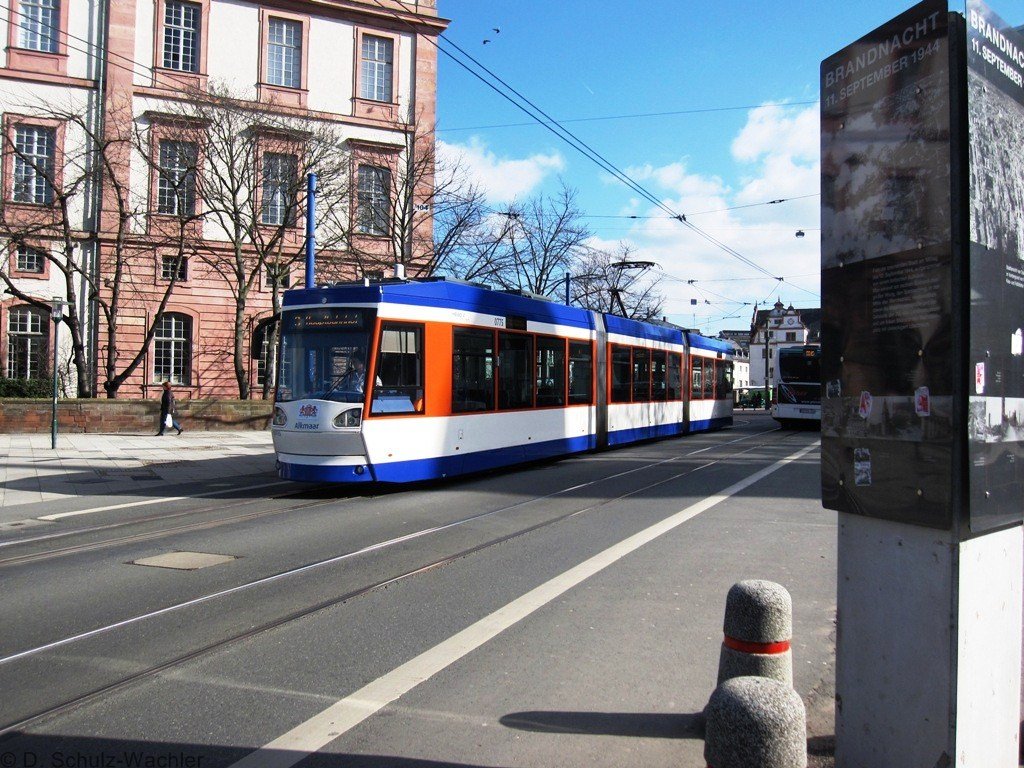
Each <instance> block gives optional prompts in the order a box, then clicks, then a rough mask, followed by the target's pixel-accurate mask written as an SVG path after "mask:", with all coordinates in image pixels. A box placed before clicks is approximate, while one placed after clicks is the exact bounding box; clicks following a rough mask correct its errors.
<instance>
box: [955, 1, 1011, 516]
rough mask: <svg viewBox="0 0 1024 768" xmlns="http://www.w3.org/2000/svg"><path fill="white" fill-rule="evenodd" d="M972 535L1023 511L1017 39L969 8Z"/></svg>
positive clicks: (978, 5)
mask: <svg viewBox="0 0 1024 768" xmlns="http://www.w3.org/2000/svg"><path fill="white" fill-rule="evenodd" d="M1015 1H1016V0H1015ZM967 113H968V133H969V136H970V139H969V185H970V192H969V205H970V241H971V242H970V289H971V290H970V309H969V313H970V314H969V332H968V336H969V352H968V355H969V357H968V361H967V364H968V368H969V371H968V373H969V374H970V375H969V382H970V384H969V388H968V392H967V410H968V412H967V441H968V458H969V462H968V464H969V470H968V478H969V504H970V506H969V510H970V514H969V520H970V527H971V531H972V533H980V532H983V531H987V530H991V529H993V528H996V527H999V526H1002V525H1006V524H1008V523H1014V522H1019V521H1020V520H1021V515H1022V510H1024V493H1022V490H1024V356H1022V351H1024V350H1022V342H1024V36H1022V35H1021V34H1020V33H1019V32H1016V31H1014V29H1013V28H1012V27H1010V26H1009V25H1007V24H1006V23H1004V22H1003V20H1002V19H1001V18H1000V17H999V16H998V15H997V14H996V13H995V12H994V11H993V10H992V9H991V8H989V7H988V6H987V5H986V4H985V3H982V2H979V1H978V0H970V1H969V2H968V4H967Z"/></svg>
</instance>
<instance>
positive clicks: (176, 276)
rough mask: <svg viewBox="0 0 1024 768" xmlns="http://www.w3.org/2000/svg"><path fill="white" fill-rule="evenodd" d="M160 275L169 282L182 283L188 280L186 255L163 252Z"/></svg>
mask: <svg viewBox="0 0 1024 768" xmlns="http://www.w3.org/2000/svg"><path fill="white" fill-rule="evenodd" d="M160 277H161V278H162V279H164V280H167V281H168V282H170V281H171V280H174V281H176V282H179V283H183V282H185V281H186V280H188V257H187V256H179V255H177V254H164V255H163V257H162V258H161V262H160Z"/></svg>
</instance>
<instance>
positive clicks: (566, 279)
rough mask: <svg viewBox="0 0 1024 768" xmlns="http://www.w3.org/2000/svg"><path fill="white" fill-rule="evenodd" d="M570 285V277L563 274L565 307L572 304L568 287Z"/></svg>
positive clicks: (567, 274)
mask: <svg viewBox="0 0 1024 768" xmlns="http://www.w3.org/2000/svg"><path fill="white" fill-rule="evenodd" d="M571 283H572V275H570V274H569V273H568V272H566V273H565V306H567V307H568V306H569V305H570V304H572V297H571V296H570V295H569V285H570V284H571Z"/></svg>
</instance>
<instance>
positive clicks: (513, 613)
mask: <svg viewBox="0 0 1024 768" xmlns="http://www.w3.org/2000/svg"><path fill="white" fill-rule="evenodd" d="M819 443H820V441H816V442H815V443H813V444H812V445H809V446H807V447H806V448H803V449H801V450H799V451H797V452H796V453H793V454H791V455H789V456H787V457H786V458H784V459H781V460H779V461H777V462H775V463H774V464H772V465H770V466H768V467H765V468H764V469H762V470H759V471H758V472H755V473H754V474H752V475H750V476H749V477H746V478H744V479H743V480H741V481H739V482H738V483H735V484H733V485H731V486H729V487H728V488H726V489H725V490H723V491H720V492H719V493H716V494H714V495H712V496H708V497H706V498H704V499H702V500H701V501H699V502H697V503H696V504H692V505H690V506H689V507H687V508H686V509H683V510H682V511H680V512H677V513H675V514H674V515H672V516H670V517H667V518H665V519H664V520H662V521H661V522H659V523H656V524H654V525H652V526H650V527H649V528H646V529H644V530H642V531H640V532H639V533H636V534H634V535H633V536H630V537H629V538H627V539H625V540H623V541H620V542H619V543H618V544H615V545H614V546H611V547H609V548H608V549H606V550H604V551H603V552H600V553H598V554H597V555H594V556H593V557H591V558H590V559H588V560H585V561H584V562H582V563H580V564H579V565H577V566H576V567H574V568H571V569H570V570H568V571H566V572H565V573H563V574H561V575H559V576H556V577H555V578H553V579H551V580H550V581H548V582H546V583H544V584H541V585H540V586H539V587H537V588H535V589H533V590H531V591H530V592H527V593H526V594H525V595H523V596H522V597H520V598H518V599H516V600H513V601H512V602H511V603H509V604H508V605H506V606H504V607H503V608H499V609H498V610H497V611H495V612H494V613H492V614H490V615H489V616H485V617H484V618H482V619H481V620H480V621H478V622H476V623H475V624H472V625H471V626H469V627H467V628H466V629H464V630H462V631H461V632H459V633H457V634H455V635H453V636H452V637H450V638H448V639H447V640H445V641H443V642H441V643H439V644H438V645H436V646H434V647H433V648H431V649H429V650H427V651H425V652H423V653H421V654H420V655H419V656H417V657H415V658H414V659H411V660H410V661H407V662H406V663H405V664H402V665H401V666H399V667H397V668H396V669H393V670H392V671H391V672H389V673H387V674H386V675H383V676H382V677H379V678H377V679H376V680H374V681H373V682H371V683H369V684H367V685H365V686H363V687H362V688H360V689H359V690H358V691H356V692H355V693H353V694H351V695H350V696H346V697H345V698H344V699H341V700H340V701H338V702H336V703H334V704H332V705H331V706H330V707H328V708H326V709H324V710H323V711H322V712H320V713H319V714H317V715H314V716H313V717H311V718H310V719H309V720H306V721H305V722H304V723H301V724H299V725H297V726H296V727H295V728H292V729H291V730H290V731H288V732H287V733H285V734H283V735H282V736H279V737H278V738H276V739H274V740H273V741H271V742H269V743H268V744H265V745H263V746H262V747H260V748H259V749H257V750H256V751H255V752H251V753H249V754H248V755H246V756H245V757H244V758H242V759H241V760H239V761H238V762H237V763H235V764H234V765H233V766H232V768H290V766H293V765H295V764H296V763H298V762H300V761H302V760H304V759H305V758H306V757H308V756H309V755H311V754H313V753H314V752H317V751H319V750H320V749H322V748H323V747H325V746H327V744H329V743H330V742H332V741H334V740H335V739H337V738H338V737H339V736H341V735H343V734H345V733H346V732H348V731H350V730H351V729H352V728H355V727H356V726H357V725H359V724H360V723H361V722H363V721H364V720H366V719H367V718H369V717H370V716H371V715H374V714H376V713H377V712H379V711H380V710H381V709H383V708H384V707H386V706H387V705H388V704H390V703H392V702H393V701H396V700H397V699H398V698H399V697H401V696H402V695H404V694H406V693H408V692H409V691H411V690H412V689H413V688H415V687H416V686H418V685H419V684H420V683H422V682H424V681H426V680H429V679H430V678H431V677H433V676H434V675H436V674H437V673H438V672H440V671H442V670H443V669H446V668H447V667H449V666H451V665H452V664H454V663H455V662H456V661H458V660H459V659H461V658H462V657H464V656H466V655H468V654H469V653H471V652H472V651H474V650H476V649H477V648H479V647H480V646H481V645H483V644H484V643H486V642H487V641H489V640H491V639H492V638H494V637H496V636H497V635H499V634H501V633H502V632H504V631H505V630H506V629H508V628H509V627H511V626H513V625H514V624H516V623H517V622H519V621H521V620H522V619H524V618H526V617H527V616H529V615H530V614H532V613H533V612H535V611H537V610H538V609H540V608H542V607H544V606H545V605H547V604H548V603H550V602H551V601H552V600H554V599H556V598H557V597H559V596H561V595H563V594H564V593H565V592H567V591H569V590H570V589H572V588H573V587H575V586H577V585H578V584H580V583H582V582H583V581H585V580H586V579H588V578H590V577H591V576H593V575H595V574H597V573H599V572H600V571H602V570H604V569H605V568H607V567H608V566H610V565H612V564H614V563H616V562H618V561H619V560H621V559H622V558H624V557H626V556H627V555H629V554H631V553H633V552H635V551H636V550H637V549H639V548H640V547H642V546H644V545H645V544H648V543H650V542H651V541H654V540H655V539H657V538H658V537H659V536H662V535H664V534H666V533H668V532H669V531H671V530H673V529H674V528H677V527H679V526H680V525H682V524H683V523H685V522H687V521H688V520H692V519H693V518H694V517H696V516H697V515H699V514H701V513H702V512H706V511H707V510H709V509H711V508H712V507H714V506H716V505H717V504H720V503H721V502H723V501H725V500H726V499H728V498H730V497H731V496H735V495H736V494H737V493H739V492H740V491H743V490H745V489H746V488H749V487H750V486H752V485H754V484H755V483H757V482H760V481H761V480H763V479H764V478H766V477H768V476H769V475H771V474H772V473H774V472H777V471H778V470H780V469H782V468H783V467H785V466H786V465H788V464H790V463H792V462H794V461H796V460H798V459H800V458H801V457H803V456H804V455H806V454H807V453H810V452H811V451H812V450H814V449H815V448H816V447H817V446H818V445H819Z"/></svg>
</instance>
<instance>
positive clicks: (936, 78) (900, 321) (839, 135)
mask: <svg viewBox="0 0 1024 768" xmlns="http://www.w3.org/2000/svg"><path fill="white" fill-rule="evenodd" d="M948 24H949V16H948V13H947V4H946V0H925V2H921V3H919V4H917V5H915V6H914V7H913V8H911V9H910V10H908V11H906V12H905V13H903V14H901V15H900V16H898V17H896V18H894V19H893V20H891V21H890V22H888V23H886V24H884V25H882V26H881V27H879V28H878V29H876V30H874V31H873V32H871V33H870V34H868V35H866V36H864V37H863V38H861V39H860V40H858V41H857V42H855V43H853V44H852V45H850V46H847V47H846V48H844V49H843V50H841V51H839V52H838V53H836V54H835V55H833V56H830V57H829V58H828V59H826V60H825V61H824V62H822V66H821V197H822V209H821V211H822V212H821V226H822V246H821V247H822V250H821V265H822V307H823V320H822V380H823V383H824V387H823V392H824V396H823V397H822V421H821V429H822V451H821V453H822V502H823V504H824V505H825V506H826V507H829V508H831V509H837V510H841V511H844V512H851V513H855V514H863V515H869V516H872V517H880V518H886V519H892V520H899V521H903V522H908V523H912V524H917V525H926V526H933V527H937V528H948V527H950V526H951V524H952V515H953V509H954V505H953V487H952V480H951V478H952V476H953V472H952V469H953V455H954V452H953V447H954V441H955V437H956V435H955V433H956V429H955V426H954V416H953V390H954V386H955V381H954V377H955V374H954V372H953V365H952V364H953V359H954V356H953V337H952V330H951V329H952V313H953V311H954V296H953V289H952V276H951V270H952V245H951V240H952V234H951V222H952V215H951V214H952V203H951V162H950V161H951V156H952V155H951V134H950V125H951V122H950V121H951V102H950V90H949V89H950V86H949V83H950V66H951V65H950V61H951V54H950V48H949V29H948Z"/></svg>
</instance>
